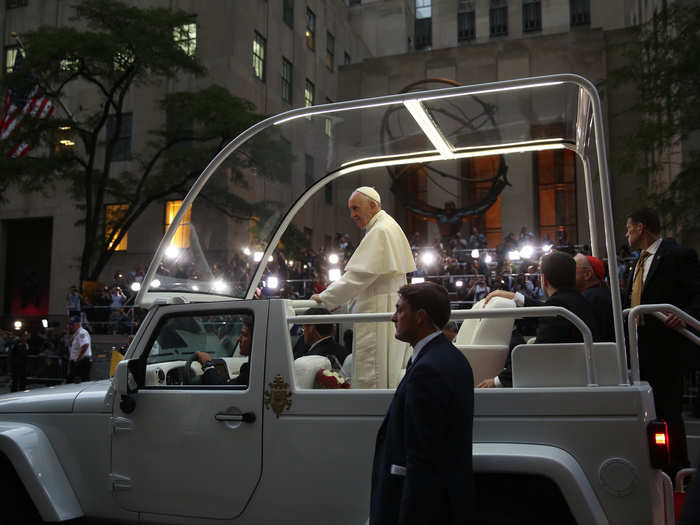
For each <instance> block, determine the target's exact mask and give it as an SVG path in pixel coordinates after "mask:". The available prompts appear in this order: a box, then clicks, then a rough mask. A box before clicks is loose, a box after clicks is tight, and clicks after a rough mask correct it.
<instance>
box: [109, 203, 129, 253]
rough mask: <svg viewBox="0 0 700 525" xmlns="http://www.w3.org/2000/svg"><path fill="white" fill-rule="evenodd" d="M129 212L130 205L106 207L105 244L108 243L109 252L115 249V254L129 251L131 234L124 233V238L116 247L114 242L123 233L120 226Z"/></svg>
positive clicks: (110, 205)
mask: <svg viewBox="0 0 700 525" xmlns="http://www.w3.org/2000/svg"><path fill="white" fill-rule="evenodd" d="M128 211H129V205H128V204H108V205H107V206H105V243H107V249H108V250H112V249H114V251H115V252H125V251H126V250H127V248H128V246H129V232H126V233H124V236H123V237H122V238H121V240H120V241H119V244H117V245H116V246H114V242H115V241H116V239H117V237H118V236H119V233H120V232H121V230H120V229H119V228H118V225H119V223H120V222H122V221H123V220H124V218H125V217H126V214H127V212H128Z"/></svg>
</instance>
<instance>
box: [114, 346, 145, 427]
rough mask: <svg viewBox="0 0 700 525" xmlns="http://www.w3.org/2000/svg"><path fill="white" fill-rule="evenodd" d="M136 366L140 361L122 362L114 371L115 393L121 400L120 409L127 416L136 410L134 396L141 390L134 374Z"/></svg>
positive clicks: (126, 360) (127, 360) (129, 360)
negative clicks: (133, 370)
mask: <svg viewBox="0 0 700 525" xmlns="http://www.w3.org/2000/svg"><path fill="white" fill-rule="evenodd" d="M134 364H138V361H133V360H131V359H125V360H123V361H120V362H119V364H117V368H116V370H115V371H114V378H113V379H112V384H113V385H114V390H115V393H116V395H117V396H118V397H119V399H120V402H119V408H121V409H122V411H123V412H124V413H126V414H130V413H131V412H133V411H134V409H135V408H136V400H135V399H134V397H133V394H135V393H136V392H138V389H139V388H138V384H137V383H136V378H135V376H134V373H133V372H132V369H133V367H134Z"/></svg>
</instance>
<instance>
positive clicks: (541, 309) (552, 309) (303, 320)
mask: <svg viewBox="0 0 700 525" xmlns="http://www.w3.org/2000/svg"><path fill="white" fill-rule="evenodd" d="M392 316H393V314H391V313H388V312H387V313H375V314H337V315H336V314H333V315H294V316H289V317H287V321H288V322H289V323H293V324H335V323H344V322H349V323H371V322H387V321H391V318H392ZM556 316H560V317H563V318H564V319H566V320H567V321H570V322H571V323H572V324H573V325H574V326H575V327H576V328H578V330H579V332H581V334H582V335H583V348H584V353H585V356H586V378H587V381H588V386H596V385H597V383H596V377H595V367H594V366H593V334H592V333H591V329H590V328H588V326H587V325H586V323H584V322H583V321H582V320H581V318H580V317H578V316H577V315H576V314H574V313H572V312H570V311H569V310H567V309H566V308H562V307H560V306H534V307H522V308H497V309H493V310H476V311H475V310H452V315H451V316H450V318H451V319H504V318H513V319H518V318H523V317H556Z"/></svg>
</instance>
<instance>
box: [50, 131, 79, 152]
mask: <svg viewBox="0 0 700 525" xmlns="http://www.w3.org/2000/svg"><path fill="white" fill-rule="evenodd" d="M73 148H75V130H73V128H71V127H70V126H59V128H58V129H57V130H56V143H55V145H54V153H55V154H56V155H57V156H61V155H70V154H71V152H72V151H73Z"/></svg>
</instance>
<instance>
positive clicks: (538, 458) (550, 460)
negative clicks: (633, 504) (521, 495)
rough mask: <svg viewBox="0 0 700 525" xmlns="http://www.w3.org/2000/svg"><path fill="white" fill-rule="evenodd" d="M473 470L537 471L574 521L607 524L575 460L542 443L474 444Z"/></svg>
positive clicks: (601, 509) (533, 472) (524, 472)
mask: <svg viewBox="0 0 700 525" xmlns="http://www.w3.org/2000/svg"><path fill="white" fill-rule="evenodd" d="M473 463H474V472H494V473H498V472H501V473H504V474H506V473H519V474H539V475H541V476H545V477H547V478H549V479H551V480H552V481H553V482H554V483H555V484H556V485H557V486H558V487H559V489H560V490H561V493H562V495H563V496H564V499H565V500H566V502H567V504H568V505H569V509H570V510H571V513H572V514H573V516H574V517H575V518H576V521H577V523H596V524H607V523H608V519H607V517H606V515H605V512H604V511H603V508H602V507H601V505H600V502H599V501H598V497H597V496H596V494H595V492H594V490H593V487H591V484H590V482H589V481H588V478H587V477H586V474H585V473H584V472H583V469H582V468H581V466H580V465H579V464H578V462H577V461H576V459H575V458H574V457H573V456H572V455H571V454H569V453H568V452H566V451H564V450H562V449H560V448H556V447H550V446H546V445H529V444H520V443H474V453H473Z"/></svg>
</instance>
